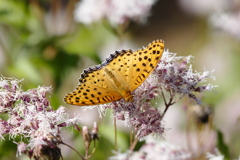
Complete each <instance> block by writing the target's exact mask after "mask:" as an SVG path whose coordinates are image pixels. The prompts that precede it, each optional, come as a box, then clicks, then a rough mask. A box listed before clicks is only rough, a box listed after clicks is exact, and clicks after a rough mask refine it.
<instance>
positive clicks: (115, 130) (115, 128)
mask: <svg viewBox="0 0 240 160" xmlns="http://www.w3.org/2000/svg"><path fill="white" fill-rule="evenodd" d="M113 123H114V132H115V133H114V138H115V151H117V150H118V147H117V120H116V117H114V121H113Z"/></svg>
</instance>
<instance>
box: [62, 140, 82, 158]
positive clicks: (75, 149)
mask: <svg viewBox="0 0 240 160" xmlns="http://www.w3.org/2000/svg"><path fill="white" fill-rule="evenodd" d="M61 144H63V145H66V146H68V147H69V148H71V149H72V150H74V151H75V152H76V153H77V154H78V155H79V156H80V157H81V159H82V160H86V159H85V158H83V156H82V155H81V154H80V153H79V152H78V151H77V150H76V149H75V148H73V147H71V146H70V145H68V144H66V143H64V142H61Z"/></svg>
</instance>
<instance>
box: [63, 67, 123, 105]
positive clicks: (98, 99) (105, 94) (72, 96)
mask: <svg viewBox="0 0 240 160" xmlns="http://www.w3.org/2000/svg"><path fill="white" fill-rule="evenodd" d="M79 81H80V84H79V85H78V87H77V88H76V89H75V91H73V92H71V93H69V94H67V95H66V96H65V98H64V101H65V102H67V103H69V104H73V105H80V106H87V105H95V104H103V103H109V102H113V101H116V100H119V99H121V98H122V97H121V96H120V95H119V94H118V93H117V92H116V91H115V90H114V88H112V87H111V85H109V82H108V79H107V78H106V77H105V74H104V73H103V68H101V69H100V70H95V69H94V70H93V69H91V68H90V70H89V69H88V71H85V73H83V74H82V76H81V78H80V79H79Z"/></svg>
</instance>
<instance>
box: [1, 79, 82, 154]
mask: <svg viewBox="0 0 240 160" xmlns="http://www.w3.org/2000/svg"><path fill="white" fill-rule="evenodd" d="M20 82H22V80H17V79H14V78H5V77H0V113H5V114H8V119H7V120H2V119H0V138H2V139H4V135H6V134H9V135H10V137H11V138H12V139H15V137H16V136H21V137H22V138H24V139H26V138H27V139H29V143H28V144H27V143H23V142H18V143H17V144H18V155H21V154H22V153H24V154H27V155H28V156H29V157H30V158H31V157H34V159H38V158H40V157H55V158H54V159H59V158H60V157H61V152H60V149H59V148H58V145H59V144H60V143H61V142H62V140H61V136H60V133H61V131H60V130H61V128H62V127H63V126H66V124H68V125H77V124H78V121H77V120H76V118H75V119H74V120H73V119H68V118H67V115H68V114H67V112H66V108H65V107H62V106H60V107H59V108H58V109H57V110H56V111H54V110H53V109H52V108H51V105H50V102H49V100H48V96H47V94H48V93H51V87H40V86H39V87H38V88H36V89H30V90H27V91H23V90H22V89H21V87H20ZM78 120H79V119H78ZM63 124H65V125H63Z"/></svg>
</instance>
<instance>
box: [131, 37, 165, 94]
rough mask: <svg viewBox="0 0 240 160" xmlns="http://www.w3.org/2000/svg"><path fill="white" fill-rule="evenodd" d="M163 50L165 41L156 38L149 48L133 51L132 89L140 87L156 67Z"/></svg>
mask: <svg viewBox="0 0 240 160" xmlns="http://www.w3.org/2000/svg"><path fill="white" fill-rule="evenodd" d="M163 50H164V43H163V41H162V40H156V41H153V42H152V43H150V44H149V45H148V47H147V48H145V49H141V50H138V51H136V52H134V53H133V57H132V64H131V68H130V77H129V79H130V83H131V90H132V91H133V90H135V89H136V88H137V87H139V86H140V85H141V84H142V83H143V82H144V81H145V80H146V78H147V77H148V76H149V75H150V74H151V72H152V71H153V70H154V68H156V66H157V64H158V62H159V61H160V59H161V57H162V54H163Z"/></svg>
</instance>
